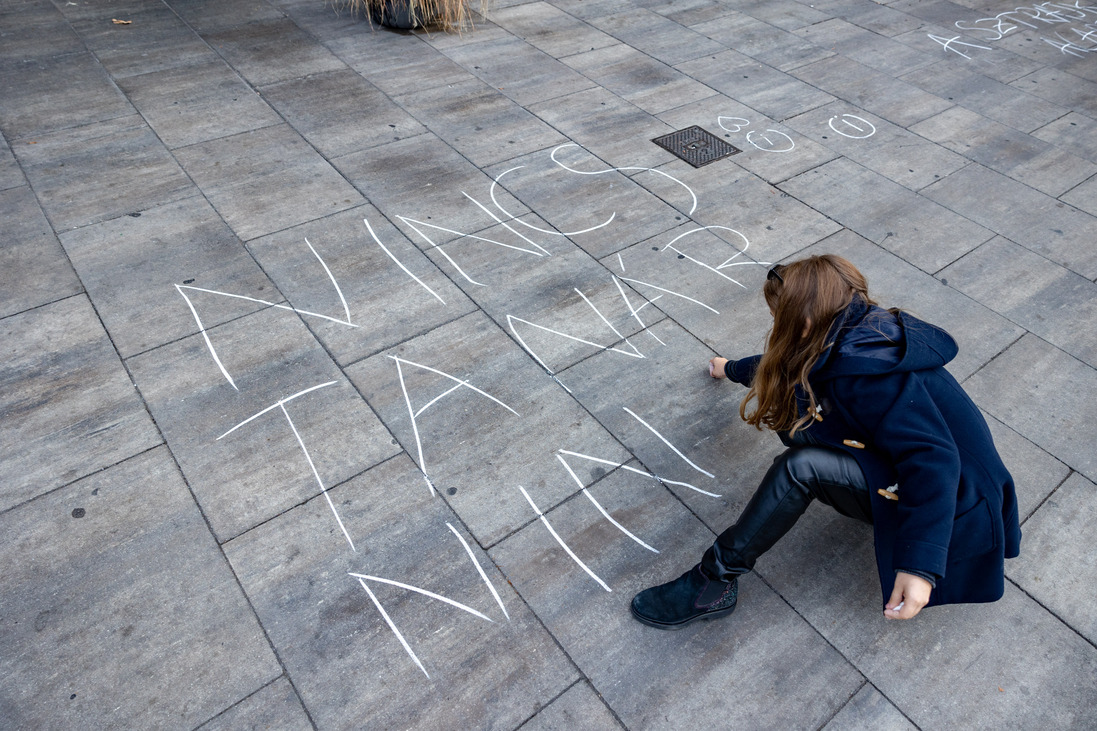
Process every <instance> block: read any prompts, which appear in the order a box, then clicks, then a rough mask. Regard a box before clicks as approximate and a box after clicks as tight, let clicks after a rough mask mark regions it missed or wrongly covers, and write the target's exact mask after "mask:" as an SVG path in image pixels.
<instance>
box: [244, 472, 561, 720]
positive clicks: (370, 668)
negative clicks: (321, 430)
mask: <svg viewBox="0 0 1097 731" xmlns="http://www.w3.org/2000/svg"><path fill="white" fill-rule="evenodd" d="M332 492H333V499H334V502H335V503H336V504H338V505H339V506H340V512H341V513H342V514H343V516H344V520H345V522H346V524H347V526H348V528H349V529H350V530H351V531H352V533H353V534H354V535H355V537H356V543H357V544H358V545H359V550H358V552H357V553H354V552H351V551H350V550H348V549H347V546H346V544H345V542H343V541H342V538H341V536H339V535H338V532H339V531H338V529H337V528H334V522H333V521H332V518H331V511H330V510H329V509H328V506H327V504H325V502H324V500H323V499H322V498H317V499H315V500H312V501H310V502H308V503H305V504H304V505H301V506H299V507H297V508H295V509H294V510H292V511H290V512H288V513H286V514H284V515H281V516H279V517H277V518H275V519H274V520H272V521H270V522H269V523H267V524H265V525H263V526H260V527H259V528H256V529H255V530H253V531H250V532H248V533H247V534H245V535H243V536H241V537H239V538H237V539H235V540H233V541H232V542H230V543H229V544H228V545H226V547H225V550H226V554H227V555H228V557H229V560H230V561H231V562H232V566H233V569H234V571H235V572H236V573H237V575H238V576H239V577H240V581H241V583H242V584H243V586H244V587H245V590H246V591H247V592H248V596H249V597H250V598H251V600H252V603H253V605H254V606H255V608H256V611H257V613H258V614H259V616H260V618H261V619H262V620H263V621H264V626H265V627H267V628H268V631H269V633H270V637H271V641H272V642H273V643H274V646H275V647H276V648H277V649H278V653H279V656H280V657H281V658H282V660H283V662H284V663H285V665H286V669H287V672H288V673H289V676H290V677H291V678H292V679H293V681H294V685H295V686H296V687H297V689H298V691H299V693H300V694H301V697H302V699H303V700H304V703H305V705H306V707H308V708H309V709H310V712H311V715H312V718H313V719H314V721H315V722H316V724H317V725H318V726H319V727H321V728H333V727H355V728H363V727H366V726H369V727H377V728H386V727H391V726H393V725H400V726H412V727H416V728H439V729H449V728H454V727H459V728H464V727H469V726H480V727H486V728H515V727H517V726H518V725H519V724H520V723H521V722H522V721H523V720H525V719H527V718H529V717H530V716H532V715H533V714H534V712H535V711H537V710H538V709H539V708H540V707H541V706H543V705H545V704H547V703H548V702H549V701H550V700H552V699H553V698H555V697H556V696H558V695H559V694H560V693H562V692H563V691H564V689H565V688H567V687H568V686H569V685H571V684H572V683H574V682H575V680H576V679H577V676H578V674H577V672H576V670H575V668H574V666H572V664H571V663H570V662H569V661H568V659H567V657H566V656H565V655H564V653H562V652H561V651H560V649H559V648H558V647H557V646H556V645H555V644H554V643H553V641H552V638H551V637H550V636H549V634H548V633H547V632H546V631H545V629H544V628H543V627H542V626H541V625H540V624H539V623H538V621H537V618H536V617H535V616H534V615H533V613H532V612H530V610H529V608H527V607H526V606H525V605H524V604H523V603H522V602H521V601H520V600H519V599H518V598H517V597H516V596H515V594H514V591H513V589H512V588H511V587H510V586H509V584H508V582H507V581H506V579H505V578H504V577H503V576H502V575H501V574H500V573H499V570H498V569H497V568H496V567H495V566H494V565H493V564H492V560H491V559H490V558H489V557H488V556H487V555H486V554H485V553H484V552H483V551H482V550H480V548H479V546H476V545H475V542H474V541H473V540H472V539H471V538H470V537H469V535H468V532H467V531H466V530H465V529H464V528H463V527H462V526H461V524H460V521H459V520H458V519H457V516H456V515H454V513H453V512H452V511H451V510H450V509H449V508H448V507H447V506H446V504H445V503H444V502H443V501H442V500H441V499H439V498H438V497H437V496H432V495H431V494H430V493H429V492H428V491H427V489H426V486H425V485H424V484H423V481H422V479H421V477H420V475H419V474H418V470H417V469H416V468H415V466H414V464H412V463H411V461H410V460H408V459H407V458H406V457H398V458H396V459H393V460H390V461H388V462H386V463H384V464H382V465H380V466H378V467H375V468H373V469H372V470H370V471H369V472H367V473H365V474H364V475H361V476H360V477H358V478H356V479H355V480H353V481H352V482H350V483H347V484H346V485H342V486H340V487H339V488H336V489H335V490H333V491H332ZM333 528H334V532H335V534H336V535H331V533H332V530H333ZM428 544H429V545H430V546H431V548H430V550H429V551H423V550H420V548H419V547H421V546H423V545H428ZM470 564H472V565H470ZM351 572H353V573H356V574H359V575H361V576H366V577H371V578H368V579H361V580H359V579H358V578H356V577H354V576H352V575H350V573H351ZM481 572H482V574H481ZM381 580H385V581H396V582H399V583H401V584H404V586H397V585H392V584H386V583H384V582H383V581H381ZM363 583H364V584H365V586H363ZM409 586H410V587H415V589H409V588H407V587H409ZM489 587H490V588H489ZM418 590H423V591H430V592H434V593H435V595H436V597H429V596H424V595H422V594H419V593H417V591H418ZM492 592H494V594H498V596H499V599H498V602H499V603H497V602H496V601H495V600H494V594H493V593H492ZM437 596H442V597H445V598H446V599H447V600H449V601H454V602H459V603H460V604H462V605H464V607H465V608H467V609H473V610H475V611H477V612H479V613H480V614H481V616H474V615H472V614H470V613H469V612H468V611H467V610H466V611H461V607H454V606H452V605H448V604H445V603H443V602H442V601H439V600H437ZM500 603H501V606H500ZM396 633H399V634H396ZM403 643H406V645H405V646H403V647H402V646H401V645H402V644H403ZM412 655H414V658H413V657H412ZM364 657H368V658H369V659H368V661H367V662H365V663H364V662H363V658H364Z"/></svg>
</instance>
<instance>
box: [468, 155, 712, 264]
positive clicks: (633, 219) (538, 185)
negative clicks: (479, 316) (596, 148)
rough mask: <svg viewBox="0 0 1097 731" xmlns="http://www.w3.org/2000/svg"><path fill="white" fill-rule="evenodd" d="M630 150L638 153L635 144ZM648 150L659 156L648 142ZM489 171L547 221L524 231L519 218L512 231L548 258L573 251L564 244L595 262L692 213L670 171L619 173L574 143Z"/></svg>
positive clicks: (686, 196) (685, 194)
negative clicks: (685, 214) (565, 241)
mask: <svg viewBox="0 0 1097 731" xmlns="http://www.w3.org/2000/svg"><path fill="white" fill-rule="evenodd" d="M646 142H647V141H646V140H645V143H646ZM632 144H633V146H634V147H635V146H636V142H635V140H632ZM647 147H650V148H652V149H659V148H658V147H657V146H656V145H654V144H651V143H647V144H645V148H647ZM643 156H644V154H642V153H641V154H638V155H637V157H643ZM485 172H487V173H488V174H489V175H491V176H493V179H494V180H495V181H496V182H497V186H496V190H498V189H502V190H505V191H507V192H509V193H510V194H511V195H513V196H514V197H515V198H517V199H518V200H519V201H521V203H522V204H523V205H524V206H525V207H526V208H528V209H530V210H532V211H534V212H536V214H537V216H538V218H540V219H541V221H542V222H536V221H526V222H525V224H526V225H523V221H525V219H520V220H519V221H518V222H517V223H516V224H514V225H512V228H514V229H515V230H516V231H520V232H521V233H522V234H523V235H525V236H527V237H528V238H530V239H531V240H532V241H533V243H534V244H535V245H536V247H540V248H543V249H546V250H548V251H549V252H550V253H554V252H557V251H565V252H566V251H570V249H571V247H570V246H567V245H566V244H564V243H560V242H561V241H562V240H567V241H571V242H572V243H573V244H575V245H577V246H579V247H580V248H582V249H583V250H584V251H586V252H587V253H589V254H590V255H591V256H594V257H603V256H606V255H608V254H611V253H614V252H616V251H619V250H620V249H622V248H623V247H624V246H625V245H626V244H627V243H629V242H632V241H637V240H642V239H647V238H649V237H652V236H657V235H659V234H661V233H663V232H665V231H668V230H670V229H672V228H674V227H675V226H677V225H679V223H680V221H681V220H683V215H682V213H681V212H682V211H688V210H689V208H690V207H692V200H693V199H692V197H690V195H689V191H688V190H686V189H685V188H683V187H682V185H680V184H679V183H676V182H674V180H672V179H671V178H668V177H667V175H671V176H673V175H674V173H673V172H672V173H667V174H662V175H661V174H659V173H656V172H651V171H648V170H643V169H642V168H641V166H625V168H624V169H622V170H615V169H614V168H611V167H609V166H608V165H606V163H605V162H603V161H602V160H601V159H598V158H597V157H595V156H594V155H592V154H591V151H589V150H585V149H582V148H580V147H579V146H577V145H574V144H570V145H567V146H565V147H558V148H553V149H551V150H542V151H540V152H537V153H534V154H530V155H526V156H524V157H521V158H516V159H514V160H510V161H508V162H506V163H503V164H501V165H496V166H494V167H492V168H489V169H488V170H486V171H485ZM629 175H632V177H628V176H629ZM677 179H678V180H681V179H680V178H677ZM645 186H650V188H649V187H645ZM653 191H654V193H653ZM500 200H501V201H502V199H500ZM519 211H521V209H519ZM508 212H509V213H511V214H514V213H515V211H511V210H508ZM496 215H500V212H498V211H496ZM504 220H506V218H505V217H504ZM546 224H547V227H546ZM531 226H536V227H537V229H541V230H536V229H531V228H530V227H531ZM548 232H552V233H548ZM560 234H566V236H561V235H560ZM496 240H499V241H502V243H509V244H514V245H519V246H523V247H524V248H527V249H530V248H536V247H532V246H531V245H530V244H529V242H527V241H520V240H518V238H516V237H515V236H514V235H512V236H511V237H509V238H504V236H503V234H502V232H500V235H499V236H498V237H496Z"/></svg>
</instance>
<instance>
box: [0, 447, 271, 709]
mask: <svg viewBox="0 0 1097 731" xmlns="http://www.w3.org/2000/svg"><path fill="white" fill-rule="evenodd" d="M5 482H6V480H5ZM0 528H2V530H3V533H4V536H5V543H6V545H7V548H6V550H5V551H4V553H3V554H2V557H0V567H2V572H0V575H2V576H3V577H4V580H3V581H4V591H2V592H0V611H2V613H3V616H4V622H3V623H2V624H0V645H2V646H3V647H4V653H3V655H2V656H0V673H2V674H3V676H4V678H5V681H4V690H3V691H2V700H0V707H2V708H3V714H4V723H5V725H9V724H10V725H12V726H14V727H24V728H29V727H35V726H39V727H41V726H48V727H55V728H74V727H79V726H94V727H108V726H120V727H135V726H144V725H149V724H151V725H156V726H175V727H183V728H189V727H193V726H195V725H196V724H198V723H201V722H202V721H203V720H205V719H207V718H209V717H210V716H212V715H215V714H217V713H219V712H220V711H221V710H222V709H223V708H225V707H227V706H229V705H232V704H233V703H235V702H236V701H238V700H239V699H240V698H243V697H245V696H247V695H249V694H251V693H252V692H253V691H254V690H255V689H256V688H258V687H261V686H262V685H264V684H266V683H268V682H270V681H271V680H272V679H273V678H275V677H277V676H278V675H279V674H280V673H281V670H280V668H279V667H278V661H277V659H276V658H275V656H274V654H273V653H272V652H271V649H270V645H269V644H268V642H267V640H266V638H265V637H264V635H263V629H262V628H261V627H260V626H259V623H258V622H257V621H256V618H255V615H254V614H253V613H252V611H251V609H250V607H249V606H248V602H247V599H246V598H245V597H244V595H243V592H241V590H240V586H239V584H237V582H236V579H235V577H234V576H233V574H232V571H231V570H230V568H229V566H228V564H227V563H226V562H225V560H224V557H223V556H222V555H221V553H220V552H219V551H218V549H217V545H216V543H214V541H213V540H212V539H211V538H210V535H209V532H208V531H207V530H206V526H205V523H204V522H203V520H202V515H201V513H200V512H199V511H198V509H197V508H196V507H195V505H194V501H193V499H192V498H191V495H190V493H189V492H188V491H187V486H186V484H185V483H184V482H183V480H182V479H181V478H180V476H179V473H178V471H177V470H176V468H175V465H174V464H173V463H172V461H171V456H170V454H168V452H167V450H166V449H163V448H159V449H155V450H152V451H149V452H145V453H144V454H139V455H137V456H135V457H133V458H131V459H128V460H126V461H125V462H122V463H121V464H117V465H115V466H113V467H110V468H109V469H106V470H104V471H102V472H99V473H97V474H95V475H92V476H90V477H87V478H85V479H83V480H80V481H78V482H75V483H72V484H70V485H68V486H66V487H65V488H63V489H61V490H58V491H56V492H54V493H52V494H50V495H46V496H44V497H42V498H41V499H38V500H35V501H33V502H30V503H27V504H24V505H22V506H20V507H18V508H16V509H14V510H11V511H8V512H5V513H4V514H3V515H0Z"/></svg>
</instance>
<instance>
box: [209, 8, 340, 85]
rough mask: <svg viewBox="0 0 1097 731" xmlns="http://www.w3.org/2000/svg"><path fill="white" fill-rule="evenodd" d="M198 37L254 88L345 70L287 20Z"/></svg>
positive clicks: (338, 61) (327, 51) (246, 26)
mask: <svg viewBox="0 0 1097 731" xmlns="http://www.w3.org/2000/svg"><path fill="white" fill-rule="evenodd" d="M202 35H203V37H204V38H205V39H206V42H207V43H209V44H210V45H211V46H212V47H213V48H214V49H215V50H216V51H217V52H218V53H219V54H221V55H222V56H223V57H224V58H225V60H226V61H228V62H229V63H230V64H231V65H232V66H233V68H235V69H236V70H237V71H238V72H239V73H240V75H241V76H243V77H244V78H245V79H247V80H248V81H249V82H250V83H251V84H252V85H254V86H263V85H266V84H272V83H274V82H276V81H285V80H286V79H296V78H300V77H302V76H309V75H311V74H322V73H324V72H325V71H338V70H340V69H343V68H345V65H344V64H343V62H342V61H340V60H339V59H338V58H336V57H335V56H334V55H332V53H331V51H329V50H328V49H326V48H325V47H324V46H323V45H322V44H321V43H320V42H319V41H318V40H316V39H315V38H313V37H312V36H310V35H308V34H307V33H305V32H304V31H302V30H301V29H300V28H298V27H297V26H296V25H295V24H294V23H293V21H291V20H289V19H288V18H280V19H278V20H269V21H258V22H253V23H249V24H247V25H244V26H239V27H236V28H233V29H231V30H218V31H213V32H209V31H203V32H202Z"/></svg>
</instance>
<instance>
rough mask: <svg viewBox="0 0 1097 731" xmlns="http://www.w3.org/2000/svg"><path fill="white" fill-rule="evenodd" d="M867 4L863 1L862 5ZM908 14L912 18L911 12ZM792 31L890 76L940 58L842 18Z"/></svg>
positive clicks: (928, 64) (929, 63)
mask: <svg viewBox="0 0 1097 731" xmlns="http://www.w3.org/2000/svg"><path fill="white" fill-rule="evenodd" d="M865 6H866V5H865V4H861V6H860V7H862V8H864V7H865ZM858 15H860V13H858ZM898 15H899V16H901V15H902V14H898ZM906 17H907V19H909V17H910V16H906ZM793 33H795V34H796V35H798V36H801V37H802V38H804V39H805V40H807V41H809V42H811V43H813V44H815V45H816V46H820V47H822V48H828V49H830V50H832V51H834V52H836V53H838V54H840V55H841V56H843V57H844V58H848V59H851V60H853V61H856V62H857V63H861V64H864V65H865V66H868V67H869V68H873V69H876V70H877V71H879V72H881V73H884V74H888V75H890V76H899V75H900V74H902V73H905V72H908V71H910V70H911V69H920V68H924V67H926V66H930V65H931V64H933V63H934V62H935V61H936V60H937V56H936V55H935V54H934V53H927V52H923V51H918V50H915V49H914V48H911V47H910V46H908V45H905V44H903V43H900V42H899V41H896V40H893V39H891V38H889V37H887V36H886V35H881V34H880V33H878V32H874V31H873V30H871V29H866V28H865V27H864V26H861V25H859V24H858V25H855V24H854V23H850V22H847V21H845V20H843V19H840V18H832V19H830V20H826V21H823V22H822V23H816V24H814V25H810V26H806V27H804V28H799V29H797V30H795V31H793ZM926 50H927V51H929V50H933V51H936V50H937V49H935V48H934V49H930V48H928V47H927V49H926Z"/></svg>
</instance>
